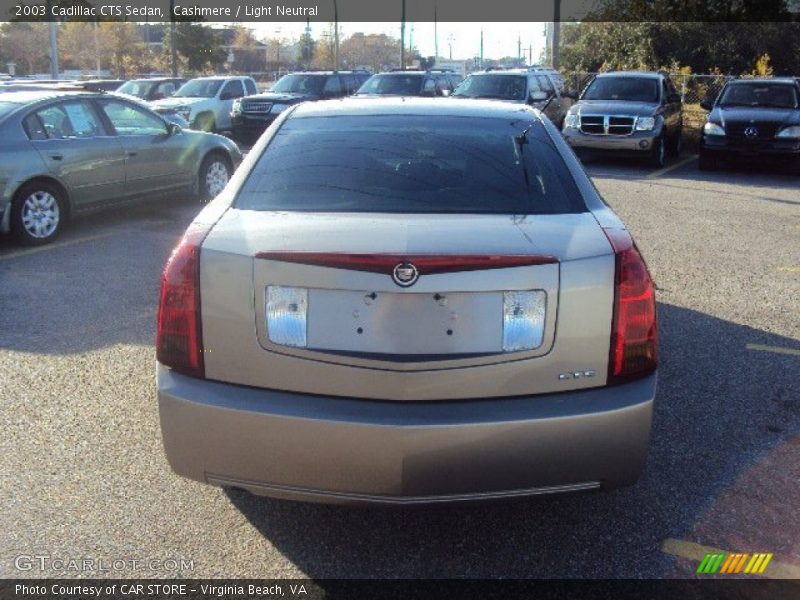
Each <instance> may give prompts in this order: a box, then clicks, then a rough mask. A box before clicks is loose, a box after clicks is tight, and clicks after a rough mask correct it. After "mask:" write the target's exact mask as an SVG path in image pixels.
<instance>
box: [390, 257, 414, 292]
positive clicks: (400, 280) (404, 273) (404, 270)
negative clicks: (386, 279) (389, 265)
mask: <svg viewBox="0 0 800 600" xmlns="http://www.w3.org/2000/svg"><path fill="white" fill-rule="evenodd" d="M417 279H419V271H417V267H415V266H414V265H412V264H411V263H409V262H403V263H400V264H399V265H396V266H395V268H394V269H393V270H392V280H394V282H395V283H396V284H397V285H399V286H400V287H410V286H412V285H414V284H415V283H416V282H417Z"/></svg>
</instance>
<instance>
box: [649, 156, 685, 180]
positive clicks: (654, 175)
mask: <svg viewBox="0 0 800 600" xmlns="http://www.w3.org/2000/svg"><path fill="white" fill-rule="evenodd" d="M693 160H697V155H696V154H692V155H691V156H687V157H686V158H684V159H683V160H679V161H678V162H676V163H675V164H674V165H670V166H668V167H664V168H663V169H659V170H658V171H653V172H652V173H650V174H649V175H647V176H645V179H655V178H657V177H661V176H662V175H665V174H666V173H669V172H670V171H674V170H675V169H678V168H680V167H682V166H683V165H688V164H689V163H690V162H692V161H693Z"/></svg>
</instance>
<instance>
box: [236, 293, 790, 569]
mask: <svg viewBox="0 0 800 600" xmlns="http://www.w3.org/2000/svg"><path fill="white" fill-rule="evenodd" d="M659 317H660V335H661V366H660V375H659V377H660V379H659V390H658V395H657V400H656V402H657V404H656V411H655V419H654V428H653V439H652V445H651V450H650V456H649V460H648V465H647V468H646V470H645V473H644V475H643V476H642V479H641V480H640V481H639V482H638V483H637V484H636V485H635V486H633V487H630V488H626V489H621V490H616V491H611V492H605V493H595V494H586V495H572V496H560V497H544V498H535V499H530V500H520V501H513V502H507V503H492V504H482V505H466V506H464V505H462V506H447V507H445V506H439V507H433V508H416V509H355V508H344V507H334V506H325V505H311V504H308V505H304V504H300V503H291V502H283V501H276V500H270V499H266V498H259V497H256V496H253V495H250V494H249V493H247V492H243V491H240V490H233V489H229V490H226V493H227V495H228V497H229V499H230V501H231V503H232V504H233V505H234V506H235V507H236V508H237V509H238V510H240V511H241V512H242V513H243V514H244V515H245V516H246V517H247V518H248V519H249V521H250V522H251V523H252V525H253V526H254V527H256V528H257V529H258V530H259V531H260V532H261V533H262V534H263V535H264V536H265V537H266V538H267V539H268V540H269V541H270V542H271V543H272V544H273V545H274V546H275V547H276V548H277V549H278V550H279V551H280V552H282V553H283V554H284V555H285V556H286V557H287V558H288V559H289V560H290V561H292V562H293V563H294V564H295V565H296V566H297V567H298V568H299V569H300V570H302V571H303V572H304V573H306V574H307V575H308V576H309V577H312V578H325V577H335V578H338V577H368V578H372V577H421V578H424V577H478V578H480V577H490V578H491V577H644V576H651V577H652V576H659V575H665V574H668V573H670V572H674V570H673V569H674V560H675V559H674V558H673V557H670V556H667V555H665V554H663V553H662V552H661V550H660V546H661V543H662V542H663V541H664V540H665V539H666V538H677V539H680V538H682V537H686V536H689V535H691V532H692V531H693V530H694V529H695V527H696V525H697V524H698V521H699V520H700V519H702V516H703V515H704V514H705V513H706V512H707V511H708V509H709V507H710V506H712V504H713V502H714V500H715V498H716V497H717V496H719V495H720V494H722V493H724V492H725V491H726V490H727V489H728V488H729V487H730V486H731V485H732V484H733V482H735V481H736V479H737V477H739V475H740V474H741V473H743V472H744V471H745V470H747V469H748V467H749V466H750V465H752V464H754V463H755V462H756V461H758V460H759V457H761V456H762V455H764V454H766V453H768V452H770V450H771V449H773V448H774V447H777V446H779V445H781V444H782V443H785V442H786V440H788V439H790V438H791V437H792V436H793V435H796V434H797V433H798V432H799V431H800V405H799V403H798V398H799V397H800V384H798V380H797V378H795V377H786V374H787V373H793V372H795V371H796V370H797V367H798V357H796V356H791V355H780V354H770V353H765V352H754V351H751V350H747V349H746V347H745V346H746V344H749V343H750V344H763V345H771V346H781V347H790V348H794V349H800V341H797V340H793V339H790V338H785V337H781V336H778V335H773V334H769V333H766V332H764V331H760V330H756V329H753V328H750V327H746V326H741V325H737V324H735V323H731V322H727V321H723V320H720V319H717V318H715V317H712V316H709V315H705V314H702V313H699V312H696V311H693V310H689V309H685V308H680V307H677V306H673V305H669V304H663V303H661V304H660V305H659ZM446 476H447V474H446V473H442V477H446ZM761 485H763V486H769V485H770V481H762V482H761ZM700 542H701V543H702V540H700ZM257 559H258V558H257V557H254V560H257Z"/></svg>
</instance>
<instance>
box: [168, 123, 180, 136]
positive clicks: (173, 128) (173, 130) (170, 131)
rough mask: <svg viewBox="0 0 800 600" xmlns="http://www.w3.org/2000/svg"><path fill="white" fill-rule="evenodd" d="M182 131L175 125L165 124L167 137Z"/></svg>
mask: <svg viewBox="0 0 800 600" xmlns="http://www.w3.org/2000/svg"><path fill="white" fill-rule="evenodd" d="M181 131H182V129H181V126H180V125H178V124H177V123H167V135H178V134H179V133H180V132H181Z"/></svg>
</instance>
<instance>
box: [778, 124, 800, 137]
mask: <svg viewBox="0 0 800 600" xmlns="http://www.w3.org/2000/svg"><path fill="white" fill-rule="evenodd" d="M775 137H779V138H800V125H792V126H791V127H784V128H783V129H781V130H780V131H779V132H778V135H776V136H775Z"/></svg>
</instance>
